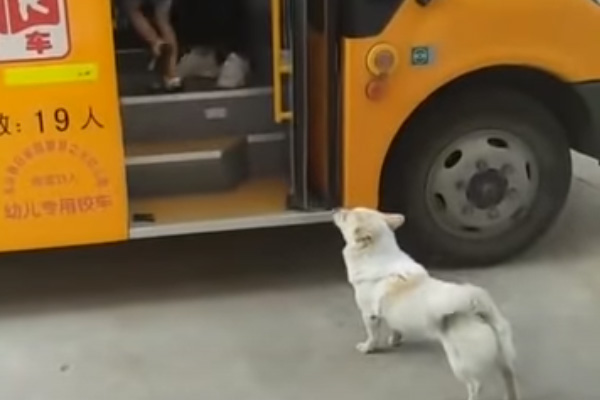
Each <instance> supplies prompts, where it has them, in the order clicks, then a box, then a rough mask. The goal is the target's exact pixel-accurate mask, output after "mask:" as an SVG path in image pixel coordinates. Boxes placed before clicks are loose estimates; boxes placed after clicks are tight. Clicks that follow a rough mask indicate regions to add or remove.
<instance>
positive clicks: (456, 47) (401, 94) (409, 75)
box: [342, 0, 600, 207]
mask: <svg viewBox="0 0 600 400" xmlns="http://www.w3.org/2000/svg"><path fill="white" fill-rule="evenodd" d="M597 37H600V7H599V6H597V5H596V4H594V2H592V1H584V0H577V1H574V0H556V1H553V2H548V1H544V0H528V1H522V2H509V3H507V2H505V1H503V0H488V1H479V0H457V1H439V2H438V1H433V2H432V3H431V5H430V6H429V7H419V6H417V5H416V4H415V3H414V2H405V3H404V4H403V5H402V6H401V7H400V9H399V11H397V13H396V15H395V16H394V18H392V20H391V22H390V23H389V24H388V26H387V27H386V28H385V29H384V31H383V32H382V33H381V34H380V35H378V36H376V37H368V38H353V39H345V40H344V43H343V53H344V55H343V57H344V58H343V65H344V66H343V74H344V98H343V106H342V107H343V126H344V128H343V129H344V149H343V153H344V168H343V170H344V176H343V188H344V203H345V205H346V206H357V205H363V206H370V207H376V206H377V205H378V190H379V178H380V174H381V170H382V166H383V162H384V158H385V156H386V152H387V150H388V148H389V146H390V143H391V141H392V139H393V138H394V136H395V135H396V133H397V132H398V130H399V128H400V127H401V126H402V125H403V123H404V122H405V121H406V120H407V118H408V117H409V116H410V115H411V113H412V112H413V111H414V110H415V109H416V108H417V107H418V106H419V104H421V103H422V102H423V101H424V100H425V99H427V98H428V96H430V95H431V94H432V93H433V92H435V91H436V90H437V89H439V88H440V87H442V86H443V85H445V84H446V83H449V82H451V81H452V80H453V79H455V78H458V77H460V76H461V75H464V74H466V73H469V72H472V71H475V70H478V69H481V68H485V67H488V66H496V65H521V66H529V67H533V68H538V69H540V70H545V71H547V72H549V73H551V74H554V75H556V76H557V77H559V78H562V79H563V80H565V81H572V82H576V81H585V80H594V79H600V53H598V52H597V51H596V45H595V39H594V38H597ZM382 42H385V43H390V44H392V45H394V46H395V47H396V49H397V50H398V54H399V67H398V68H397V69H396V71H395V72H394V73H393V74H392V75H391V76H390V77H389V78H388V80H389V84H388V86H387V87H388V89H387V92H386V94H385V97H384V98H383V99H382V100H380V101H377V102H374V101H371V100H369V99H367V98H366V96H365V87H366V85H367V83H368V82H369V80H370V79H371V78H372V76H370V74H369V72H368V71H367V67H366V61H365V60H366V57H367V53H368V51H369V49H370V48H371V47H372V46H374V45H375V44H377V43H382ZM419 47H421V48H425V49H427V51H428V52H429V55H430V61H429V63H426V65H418V63H413V62H412V61H411V60H412V57H411V54H412V52H413V50H414V49H415V48H419Z"/></svg>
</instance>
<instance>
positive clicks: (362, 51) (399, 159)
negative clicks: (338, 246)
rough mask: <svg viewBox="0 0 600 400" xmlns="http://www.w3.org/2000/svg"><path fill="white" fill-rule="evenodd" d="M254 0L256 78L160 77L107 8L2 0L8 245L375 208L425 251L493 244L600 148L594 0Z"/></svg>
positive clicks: (545, 220)
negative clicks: (238, 84) (159, 84)
mask: <svg viewBox="0 0 600 400" xmlns="http://www.w3.org/2000/svg"><path fill="white" fill-rule="evenodd" d="M180 1H184V0H180ZM246 3H247V4H246V5H247V7H248V8H249V10H250V12H248V19H249V21H248V25H249V26H250V30H249V33H248V35H247V36H248V40H249V41H250V42H251V43H250V45H249V47H248V48H249V49H251V51H250V53H251V54H250V55H249V57H250V58H251V60H252V70H253V74H252V79H251V80H250V81H249V82H248V84H247V85H246V86H245V87H242V88H238V89H230V90H217V89H215V88H214V86H211V84H210V82H209V83H206V82H201V83H198V82H196V83H194V82H192V83H191V84H190V85H186V90H185V91H184V92H181V93H167V94H155V93H150V92H147V91H146V90H145V89H144V85H143V84H140V82H142V81H143V79H145V78H144V77H145V76H146V75H147V74H148V72H147V71H146V63H147V54H146V53H145V51H144V50H143V47H142V46H140V45H139V43H136V42H135V41H129V42H128V41H127V40H122V38H123V37H124V36H123V32H122V24H121V22H119V21H120V20H119V18H118V15H119V13H118V9H117V8H118V6H117V5H115V4H111V2H110V1H108V0H104V1H80V0H77V1H75V0H34V1H25V2H23V1H19V0H0V93H1V95H0V142H1V145H0V173H1V174H2V177H1V182H2V184H1V186H2V187H1V191H2V193H1V195H0V196H1V197H0V202H1V203H2V204H1V214H0V250H3V251H15V250H27V249H40V248H50V247H62V246H73V245H84V244H94V243H105V242H116V241H124V240H128V239H141V238H150V237H159V236H169V235H183V234H193V233H200V232H215V231H225V230H237V229H249V228H260V227H273V226H284V225H294V224H308V223H317V222H324V221H327V220H329V218H330V213H331V210H332V209H334V208H337V207H352V206H366V207H373V208H379V209H382V210H386V211H397V212H402V213H404V214H406V215H407V224H406V225H405V227H403V228H402V229H401V230H400V231H399V232H398V237H399V240H400V242H401V244H402V245H403V246H404V247H405V248H406V249H407V250H408V251H409V252H410V253H411V254H412V255H413V256H414V257H416V258H417V259H419V260H422V261H424V262H433V263H438V264H448V265H452V264H462V265H473V264H489V263H496V262H499V261H502V260H504V259H506V258H508V257H510V256H512V255H514V254H516V253H518V252H519V251H521V250H523V249H525V248H526V247H527V246H529V245H531V244H532V243H533V242H534V241H535V240H536V239H537V238H538V237H539V236H540V235H541V234H543V233H544V232H545V231H546V230H547V229H548V228H549V226H551V224H552V222H553V221H554V220H555V218H556V216H557V215H558V213H559V212H560V210H561V208H562V207H563V205H564V203H565V199H566V197H567V194H568V191H569V186H570V180H571V158H570V157H571V155H570V154H571V153H570V150H571V149H575V150H577V151H580V152H583V153H585V154H588V155H590V156H592V157H596V158H598V157H599V156H600V136H599V135H598V127H599V124H600V84H599V83H598V82H600V55H599V53H598V52H597V51H596V38H598V37H600V5H599V4H598V2H597V1H594V0H554V1H550V2H549V1H546V0H519V1H505V0H429V1H428V0H287V1H286V0H247V1H246ZM115 10H116V11H115ZM115 15H117V17H115Z"/></svg>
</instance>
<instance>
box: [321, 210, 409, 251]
mask: <svg viewBox="0 0 600 400" xmlns="http://www.w3.org/2000/svg"><path fill="white" fill-rule="evenodd" d="M404 220H405V218H404V215H402V214H389V213H382V212H380V211H376V210H372V209H369V208H363V207H358V208H353V209H340V210H337V211H336V212H335V213H334V214H333V222H334V224H335V225H336V226H337V227H338V229H339V230H340V232H341V233H342V236H343V237H344V240H345V241H346V244H348V245H350V246H357V247H361V248H365V247H369V246H370V245H372V244H373V243H375V242H376V241H377V240H380V239H381V238H382V237H390V236H393V231H394V230H396V229H398V228H399V227H401V226H402V225H403V224H404Z"/></svg>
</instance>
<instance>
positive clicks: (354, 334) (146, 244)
mask: <svg viewBox="0 0 600 400" xmlns="http://www.w3.org/2000/svg"><path fill="white" fill-rule="evenodd" d="M576 175H577V177H576V179H575V181H574V185H573V191H572V196H571V198H570V201H569V204H568V207H567V209H566V212H565V213H564V214H563V215H562V217H561V218H560V221H559V223H558V224H557V225H556V227H555V228H554V229H553V231H552V232H551V233H550V234H549V235H548V236H547V237H545V238H544V239H543V240H542V241H541V242H540V243H539V244H538V245H537V246H535V247H534V248H533V249H531V251H529V252H528V253H527V254H525V255H523V256H522V257H519V258H518V259H517V260H514V261H512V262H510V263H507V264H506V265H504V266H501V267H497V268H493V269H486V270H474V271H453V272H448V271H445V272H440V273H441V275H443V276H448V277H452V278H458V279H469V280H471V281H473V282H476V283H479V284H482V285H485V286H486V287H487V288H489V290H490V291H491V292H492V294H493V295H494V296H495V297H496V299H497V300H498V303H499V304H500V306H501V307H502V308H503V309H504V310H505V312H506V314H507V315H508V316H509V318H510V319H511V320H512V322H513V325H514V330H515V339H516V344H517V347H518V350H519V352H520V359H519V365H518V369H519V375H520V379H521V386H522V392H523V399H524V400H525V399H529V400H571V399H572V400H592V399H598V398H599V397H600V345H599V339H600V167H597V166H596V164H595V163H592V162H589V161H586V160H581V159H579V160H578V162H577V164H576ZM340 248H341V240H340V238H339V237H338V235H337V232H335V231H334V229H333V228H332V227H331V226H319V227H317V226H315V227H304V228H286V229H279V230H263V231H253V232H238V233H227V234H216V235H203V236H196V237H184V238H174V239H167V240H152V241H142V242H135V243H128V244H125V245H122V244H121V245H111V246H102V247H97V248H87V249H76V250H69V251H53V252H40V253H36V254H31V253H30V254H23V255H21V254H11V255H3V256H2V258H1V264H2V266H1V268H0V399H2V400H107V399H111V400H164V399H174V400H175V399H176V400H198V399H206V400H213V399H215V400H220V399H223V400H234V399H236V400H237V399H244V400H255V399H256V400H301V399H311V400H319V399H327V400H330V399H336V400H364V399H369V400H387V399H390V400H391V399H407V400H432V399H444V400H445V399H457V400H458V399H464V398H466V395H465V393H464V390H463V388H462V387H461V386H460V385H458V384H457V383H456V382H455V380H454V379H453V377H452V375H451V373H450V371H449V368H448V367H447V365H446V361H445V359H444V357H443V354H442V353H441V352H440V350H439V349H438V348H437V347H435V346H431V347H430V346H415V345H406V346H404V347H403V348H401V349H400V350H399V351H396V352H394V353H389V354H380V355H371V356H362V355H360V354H357V352H356V351H355V350H354V345H355V343H356V342H357V341H359V340H362V339H363V331H362V327H361V324H360V322H359V318H358V314H357V312H356V309H355V307H354V304H353V300H352V295H351V290H350V288H349V287H348V285H347V284H346V282H345V280H344V270H343V266H342V263H341V259H340V256H339V251H340ZM487 394H488V397H486V398H490V399H492V398H493V399H500V398H501V397H500V396H499V393H498V387H497V386H492V387H491V388H490V390H489V392H488V393H487Z"/></svg>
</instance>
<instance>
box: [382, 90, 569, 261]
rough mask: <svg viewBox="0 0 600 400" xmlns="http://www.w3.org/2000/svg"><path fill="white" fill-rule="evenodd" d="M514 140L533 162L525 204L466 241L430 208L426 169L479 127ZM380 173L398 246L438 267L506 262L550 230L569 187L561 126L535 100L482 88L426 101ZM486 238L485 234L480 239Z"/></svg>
mask: <svg viewBox="0 0 600 400" xmlns="http://www.w3.org/2000/svg"><path fill="white" fill-rule="evenodd" d="M489 128H494V129H500V130H504V131H505V132H509V133H511V134H513V135H515V136H518V138H519V140H521V141H522V142H523V143H524V144H525V145H526V146H527V147H528V151H530V153H531V154H532V156H533V157H534V160H535V161H536V163H537V169H538V170H539V173H538V175H537V176H538V180H537V186H536V187H537V190H535V191H533V194H532V197H530V198H531V202H530V203H529V204H530V207H528V208H527V210H526V211H525V212H523V213H522V215H520V216H519V218H518V219H517V220H515V221H514V222H513V220H511V222H510V223H509V224H510V227H509V228H507V229H506V230H504V231H501V232H498V234H496V235H492V236H485V237H474V236H473V237H464V236H461V235H457V234H453V233H452V232H450V231H448V229H443V226H441V224H440V223H438V222H436V218H435V217H434V215H433V212H432V211H431V209H430V207H429V206H428V205H427V204H428V203H427V201H426V196H427V193H426V192H427V191H426V185H427V182H428V181H427V179H428V176H429V171H430V170H431V168H433V165H434V162H435V160H436V158H437V156H438V155H439V154H441V152H442V151H443V150H444V149H445V148H446V147H447V146H450V143H453V142H454V141H456V140H457V139H458V138H460V137H463V136H464V135H466V134H468V133H469V132H474V131H476V130H477V129H489ZM394 143H395V144H394V145H393V147H392V148H391V149H390V154H389V156H388V159H387V161H386V165H385V168H384V171H383V175H382V187H381V204H380V205H381V209H382V210H385V211H396V212H402V213H404V214H405V215H406V217H407V219H406V224H405V225H404V226H403V227H402V228H400V230H399V231H398V232H397V235H398V239H399V242H400V245H401V246H402V247H403V248H404V249H405V250H406V251H407V252H408V253H409V254H411V255H412V256H413V257H415V258H416V259H417V260H418V261H420V262H422V263H424V264H433V265H437V266H476V265H479V266H483V265H491V264H496V263H498V262H501V261H504V260H506V259H508V258H510V257H512V256H514V255H516V254H518V253H519V252H521V251H522V250H524V249H525V248H527V247H529V246H530V245H531V244H533V243H534V242H535V240H537V239H538V238H539V237H540V236H541V235H542V234H543V233H545V231H547V229H548V228H549V227H550V226H551V225H552V223H553V221H554V220H555V218H556V217H557V216H558V214H559V213H560V211H561V209H562V208H563V206H564V203H565V201H566V198H567V195H568V192H569V189H570V184H571V154H570V147H569V143H568V141H567V137H566V133H565V130H564V128H563V126H562V125H561V124H560V123H559V121H558V120H557V119H556V118H555V117H554V116H553V115H552V113H550V112H549V111H548V110H547V109H546V108H545V107H544V106H543V105H542V104H541V103H540V102H538V101H536V100H535V99H534V98H531V97H529V96H527V95H525V94H522V93H520V92H518V91H513V90H506V89H499V88H487V89H482V90H477V91H470V92H467V93H462V94H455V95H453V96H446V97H445V98H438V99H437V101H435V102H434V103H431V104H430V105H429V106H427V107H426V108H425V109H424V110H422V111H421V112H420V113H419V115H418V116H417V117H416V118H415V119H414V120H413V121H412V122H411V123H410V124H409V126H408V127H407V128H406V130H405V131H404V132H403V133H402V136H401V137H399V138H398V140H396V141H395V142H394ZM482 236H483V235H482Z"/></svg>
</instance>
